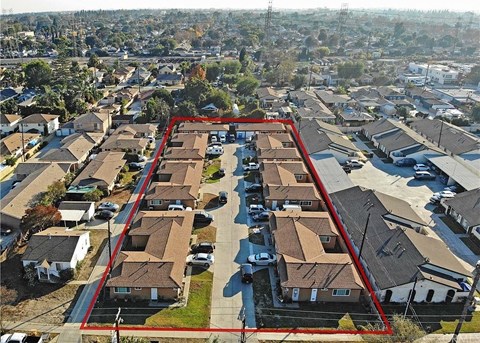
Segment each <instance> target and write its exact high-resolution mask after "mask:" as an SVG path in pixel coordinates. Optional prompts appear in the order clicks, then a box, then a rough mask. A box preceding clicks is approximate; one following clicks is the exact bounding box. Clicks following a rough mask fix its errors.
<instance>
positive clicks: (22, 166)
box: [15, 159, 75, 181]
mask: <svg viewBox="0 0 480 343" xmlns="http://www.w3.org/2000/svg"><path fill="white" fill-rule="evenodd" d="M52 164H56V165H58V166H59V167H60V168H61V169H62V170H63V171H64V172H65V174H66V173H69V172H73V171H74V170H75V168H74V166H73V164H72V163H71V162H47V161H38V160H33V159H31V160H28V161H26V162H21V163H19V164H17V167H16V168H15V180H17V181H22V180H24V179H25V178H26V177H27V176H29V175H30V174H32V173H34V172H36V171H38V170H42V169H44V168H46V167H48V166H50V165H52Z"/></svg>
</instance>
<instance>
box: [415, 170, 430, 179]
mask: <svg viewBox="0 0 480 343" xmlns="http://www.w3.org/2000/svg"><path fill="white" fill-rule="evenodd" d="M413 177H414V178H415V179H417V180H435V175H433V174H430V173H429V172H428V171H417V172H415V174H414V175H413Z"/></svg>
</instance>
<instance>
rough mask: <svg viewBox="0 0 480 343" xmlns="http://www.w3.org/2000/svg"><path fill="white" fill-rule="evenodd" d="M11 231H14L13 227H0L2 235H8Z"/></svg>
mask: <svg viewBox="0 0 480 343" xmlns="http://www.w3.org/2000/svg"><path fill="white" fill-rule="evenodd" d="M11 233H12V229H10V228H8V227H0V235H2V236H8V235H9V234H11Z"/></svg>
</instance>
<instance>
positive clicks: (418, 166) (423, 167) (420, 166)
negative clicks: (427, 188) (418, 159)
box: [413, 163, 430, 171]
mask: <svg viewBox="0 0 480 343" xmlns="http://www.w3.org/2000/svg"><path fill="white" fill-rule="evenodd" d="M413 170H415V171H427V170H430V167H429V166H427V165H426V164H423V163H418V164H416V165H414V166H413Z"/></svg>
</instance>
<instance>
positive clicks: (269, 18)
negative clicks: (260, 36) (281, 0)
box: [265, 0, 272, 42]
mask: <svg viewBox="0 0 480 343" xmlns="http://www.w3.org/2000/svg"><path fill="white" fill-rule="evenodd" d="M271 24H272V0H268V9H267V15H266V17H265V41H267V42H270V26H271Z"/></svg>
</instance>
